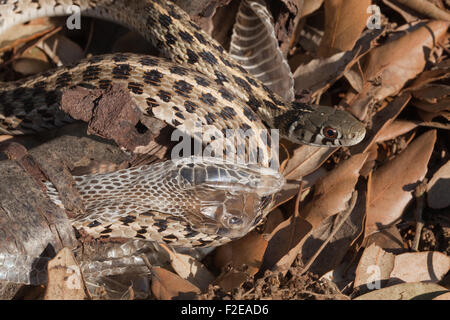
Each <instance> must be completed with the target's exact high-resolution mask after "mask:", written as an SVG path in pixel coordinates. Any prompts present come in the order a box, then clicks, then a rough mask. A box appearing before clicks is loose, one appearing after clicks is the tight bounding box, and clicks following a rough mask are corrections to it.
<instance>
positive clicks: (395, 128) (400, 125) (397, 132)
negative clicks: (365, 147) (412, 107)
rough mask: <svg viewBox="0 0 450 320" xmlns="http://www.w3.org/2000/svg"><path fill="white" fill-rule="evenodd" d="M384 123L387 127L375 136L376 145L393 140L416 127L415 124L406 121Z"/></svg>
mask: <svg viewBox="0 0 450 320" xmlns="http://www.w3.org/2000/svg"><path fill="white" fill-rule="evenodd" d="M386 122H388V125H386V126H384V127H383V128H382V129H380V131H379V132H378V134H377V135H376V140H375V142H376V143H380V142H383V141H386V140H391V139H395V138H397V137H398V136H401V135H403V134H405V133H407V132H409V131H411V130H413V129H414V128H416V127H417V123H415V122H412V121H407V120H394V121H392V122H391V121H389V120H387V121H386Z"/></svg>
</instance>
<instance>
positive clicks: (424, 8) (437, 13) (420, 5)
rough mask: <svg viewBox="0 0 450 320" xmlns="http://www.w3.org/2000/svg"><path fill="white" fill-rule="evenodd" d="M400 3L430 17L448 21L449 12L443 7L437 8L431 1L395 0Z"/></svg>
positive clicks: (449, 19)
mask: <svg viewBox="0 0 450 320" xmlns="http://www.w3.org/2000/svg"><path fill="white" fill-rule="evenodd" d="M397 2H400V3H401V4H403V5H405V6H408V7H410V8H412V9H414V10H416V11H417V12H419V13H422V14H424V15H426V16H428V17H430V18H432V19H436V20H445V21H450V13H448V12H447V11H446V10H445V9H441V8H438V7H436V6H435V5H434V3H432V2H431V1H423V0H397Z"/></svg>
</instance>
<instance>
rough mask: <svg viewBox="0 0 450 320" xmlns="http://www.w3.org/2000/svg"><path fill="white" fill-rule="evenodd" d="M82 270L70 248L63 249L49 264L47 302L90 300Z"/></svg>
mask: <svg viewBox="0 0 450 320" xmlns="http://www.w3.org/2000/svg"><path fill="white" fill-rule="evenodd" d="M88 298H89V296H88V295H87V289H86V287H85V284H84V280H83V277H82V276H81V270H80V267H79V266H78V263H77V261H76V260H75V257H74V255H73V253H72V251H71V250H70V249H68V248H63V249H62V250H61V251H59V252H58V254H57V255H56V256H55V257H54V258H53V259H52V260H50V262H49V263H48V285H47V289H46V291H45V296H44V299H45V300H85V299H88Z"/></svg>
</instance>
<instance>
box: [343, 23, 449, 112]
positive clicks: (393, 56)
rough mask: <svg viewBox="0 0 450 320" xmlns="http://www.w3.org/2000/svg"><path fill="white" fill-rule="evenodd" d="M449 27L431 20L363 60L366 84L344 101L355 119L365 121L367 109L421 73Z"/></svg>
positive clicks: (394, 92) (374, 51)
mask: <svg viewBox="0 0 450 320" xmlns="http://www.w3.org/2000/svg"><path fill="white" fill-rule="evenodd" d="M448 25H449V24H448V23H446V22H443V21H431V22H429V23H427V24H426V25H424V26H421V27H419V28H415V30H414V31H411V32H409V33H407V34H406V35H405V36H403V37H401V38H398V39H396V40H393V41H391V42H388V43H386V44H385V45H383V46H380V47H378V48H376V49H374V50H372V51H371V52H369V53H368V54H367V55H366V56H365V57H364V59H363V61H362V65H363V66H364V68H363V70H364V77H365V79H366V83H365V85H364V86H363V90H362V91H361V92H360V93H359V94H358V95H356V96H355V97H354V98H352V99H351V100H350V101H347V103H348V104H349V105H351V106H352V110H353V112H354V113H355V114H356V115H357V116H358V118H360V119H363V118H365V116H366V113H367V109H368V108H369V107H370V106H372V105H373V104H374V103H376V102H378V101H382V100H383V99H384V98H386V97H387V96H389V95H394V94H396V93H397V92H398V91H399V90H400V89H401V88H402V87H403V86H404V85H405V83H406V82H407V81H408V80H410V79H412V78H414V77H416V76H417V74H419V73H420V72H421V71H422V70H423V68H424V67H425V63H426V62H427V59H428V56H427V52H429V51H430V50H431V49H432V48H433V47H434V46H435V45H437V44H438V43H441V42H442V41H443V39H444V37H445V35H446V31H447V28H448ZM380 82H381V83H380Z"/></svg>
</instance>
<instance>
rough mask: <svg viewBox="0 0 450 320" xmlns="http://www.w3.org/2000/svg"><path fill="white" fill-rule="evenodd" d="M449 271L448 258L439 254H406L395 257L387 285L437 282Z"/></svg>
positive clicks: (449, 263) (449, 259)
mask: <svg viewBox="0 0 450 320" xmlns="http://www.w3.org/2000/svg"><path fill="white" fill-rule="evenodd" d="M449 270H450V257H448V256H447V255H445V254H443V253H441V252H407V253H403V254H400V255H398V256H396V257H395V264H394V269H393V270H392V272H391V275H390V280H389V283H388V284H392V283H398V282H420V281H423V282H438V281H440V280H442V278H443V277H444V276H445V275H446V274H447V272H448V271H449Z"/></svg>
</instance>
